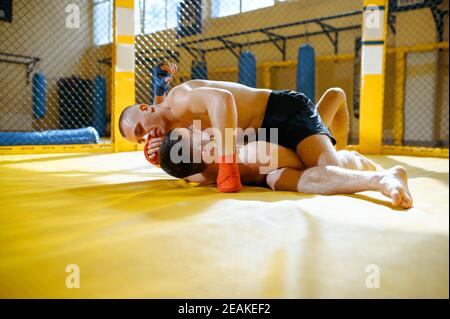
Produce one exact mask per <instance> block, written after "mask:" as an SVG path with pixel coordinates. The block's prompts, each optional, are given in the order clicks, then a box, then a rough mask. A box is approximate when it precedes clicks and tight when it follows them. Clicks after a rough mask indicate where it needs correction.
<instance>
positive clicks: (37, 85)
mask: <svg viewBox="0 0 450 319" xmlns="http://www.w3.org/2000/svg"><path fill="white" fill-rule="evenodd" d="M32 83H33V117H34V118H36V119H41V118H43V117H44V115H45V111H46V103H47V97H46V89H47V82H46V80H45V76H44V75H43V74H42V73H36V74H35V75H33V82H32Z"/></svg>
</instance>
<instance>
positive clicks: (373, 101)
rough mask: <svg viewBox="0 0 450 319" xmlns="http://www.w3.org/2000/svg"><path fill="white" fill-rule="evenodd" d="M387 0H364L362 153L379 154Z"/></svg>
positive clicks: (381, 127)
mask: <svg viewBox="0 0 450 319" xmlns="http://www.w3.org/2000/svg"><path fill="white" fill-rule="evenodd" d="M388 7H389V6H388V0H364V12H363V37H362V38H363V46H362V63H361V79H362V83H361V105H360V110H361V111H360V126H359V127H360V129H359V142H360V146H361V151H362V152H363V153H370V154H379V153H381V144H382V133H383V106H384V85H385V63H386V38H387V18H388Z"/></svg>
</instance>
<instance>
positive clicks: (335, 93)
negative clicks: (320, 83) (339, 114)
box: [326, 87, 347, 102]
mask: <svg viewBox="0 0 450 319" xmlns="http://www.w3.org/2000/svg"><path fill="white" fill-rule="evenodd" d="M326 94H327V95H329V96H330V97H332V98H335V99H338V100H340V101H342V102H344V101H346V100H347V95H346V94H345V91H344V90H343V89H341V88H339V87H333V88H330V89H328V90H327V92H326Z"/></svg>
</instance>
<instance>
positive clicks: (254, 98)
mask: <svg viewBox="0 0 450 319" xmlns="http://www.w3.org/2000/svg"><path fill="white" fill-rule="evenodd" d="M183 86H188V87H189V88H190V89H195V88H201V87H207V88H217V89H222V90H226V91H229V92H230V93H231V94H232V95H233V97H234V100H235V103H236V108H237V113H238V127H240V128H242V129H247V128H254V129H258V128H260V127H261V125H262V122H263V119H264V115H265V112H266V107H267V101H268V99H269V95H270V93H271V92H272V91H271V90H267V89H255V88H251V87H248V86H245V85H242V84H239V83H234V82H225V81H209V80H191V81H187V82H185V83H183V84H181V85H179V86H178V87H176V88H174V89H172V91H174V90H177V88H182V87H183ZM169 94H170V93H169ZM168 98H170V97H168ZM171 102H172V103H175V104H176V99H171ZM171 106H172V107H176V105H171Z"/></svg>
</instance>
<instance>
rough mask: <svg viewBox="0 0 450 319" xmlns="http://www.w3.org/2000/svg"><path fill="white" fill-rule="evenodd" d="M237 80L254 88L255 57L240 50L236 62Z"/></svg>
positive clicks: (248, 52)
mask: <svg viewBox="0 0 450 319" xmlns="http://www.w3.org/2000/svg"><path fill="white" fill-rule="evenodd" d="M238 67H239V72H238V81H239V83H241V84H244V85H247V86H250V87H253V88H256V58H255V55H254V54H253V53H252V52H250V51H246V52H242V53H241V54H240V56H239V62H238Z"/></svg>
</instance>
